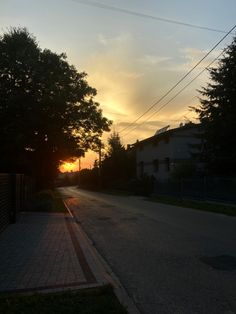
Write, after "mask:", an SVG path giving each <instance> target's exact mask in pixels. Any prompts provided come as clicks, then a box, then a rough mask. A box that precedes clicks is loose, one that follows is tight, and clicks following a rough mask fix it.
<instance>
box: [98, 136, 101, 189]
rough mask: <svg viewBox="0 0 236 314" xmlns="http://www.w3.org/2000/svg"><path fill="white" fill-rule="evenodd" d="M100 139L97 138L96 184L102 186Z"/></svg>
mask: <svg viewBox="0 0 236 314" xmlns="http://www.w3.org/2000/svg"><path fill="white" fill-rule="evenodd" d="M101 170H102V141H101V140H100V139H99V142H98V184H99V188H101V187H102V173H101Z"/></svg>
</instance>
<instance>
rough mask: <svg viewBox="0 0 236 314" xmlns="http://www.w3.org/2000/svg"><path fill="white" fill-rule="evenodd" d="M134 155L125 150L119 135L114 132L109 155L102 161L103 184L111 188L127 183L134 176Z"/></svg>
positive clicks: (109, 141)
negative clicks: (117, 184) (113, 185)
mask: <svg viewBox="0 0 236 314" xmlns="http://www.w3.org/2000/svg"><path fill="white" fill-rule="evenodd" d="M134 173H135V157H134V153H131V151H128V150H126V149H125V147H124V146H123V145H122V143H121V139H120V136H119V134H118V133H116V132H113V133H112V134H111V136H110V137H109V138H108V147H107V154H106V155H105V158H104V159H103V161H102V171H101V175H102V183H103V186H105V187H109V185H110V184H111V183H118V182H119V183H120V182H124V181H127V180H128V179H130V178H131V177H133V176H134Z"/></svg>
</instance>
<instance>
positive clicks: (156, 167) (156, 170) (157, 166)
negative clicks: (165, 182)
mask: <svg viewBox="0 0 236 314" xmlns="http://www.w3.org/2000/svg"><path fill="white" fill-rule="evenodd" d="M158 170H159V160H158V159H155V160H153V171H154V172H158Z"/></svg>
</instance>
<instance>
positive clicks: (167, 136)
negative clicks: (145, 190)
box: [135, 123, 201, 181]
mask: <svg viewBox="0 0 236 314" xmlns="http://www.w3.org/2000/svg"><path fill="white" fill-rule="evenodd" d="M198 134H200V125H199V124H193V123H188V124H186V125H180V127H178V128H175V129H169V126H167V127H165V128H162V129H160V130H159V131H157V132H156V134H155V135H154V136H152V137H149V138H147V139H144V140H142V141H138V142H137V143H136V144H135V148H136V174H137V178H139V179H140V178H142V177H143V176H150V177H151V176H152V177H154V178H155V179H157V180H159V181H166V180H168V179H169V177H170V173H171V171H172V170H173V169H174V168H175V167H176V166H177V165H179V164H183V163H185V162H186V161H189V160H192V158H193V153H194V152H197V150H198V149H199V148H198V147H199V146H201V139H200V137H199V136H197V135H198Z"/></svg>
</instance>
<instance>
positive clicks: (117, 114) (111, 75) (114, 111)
mask: <svg viewBox="0 0 236 314" xmlns="http://www.w3.org/2000/svg"><path fill="white" fill-rule="evenodd" d="M97 41H98V44H99V48H98V49H96V51H94V53H93V54H92V55H89V56H88V57H87V63H86V65H85V69H86V72H88V73H89V74H90V75H89V77H88V81H89V84H90V85H91V86H94V87H95V88H96V89H97V90H98V95H97V100H98V101H99V102H100V104H101V107H102V109H103V113H104V115H105V116H107V117H108V118H110V119H112V120H113V121H114V128H116V130H117V131H118V132H119V130H121V129H122V128H124V127H126V126H127V125H128V124H129V123H130V122H132V121H134V120H135V119H137V118H138V117H139V116H140V115H141V114H143V113H144V112H145V111H146V110H148V109H149V108H150V107H151V106H154V108H153V109H152V110H150V112H149V113H148V114H147V115H145V116H144V117H143V118H142V119H141V120H140V121H138V122H142V120H143V121H144V122H143V123H142V124H141V125H139V126H138V127H137V129H135V130H134V131H133V132H130V134H129V135H127V136H126V137H124V142H125V143H128V142H133V141H135V140H136V139H137V138H145V137H149V136H151V135H153V134H154V133H155V131H156V130H157V129H158V128H161V127H163V126H165V125H168V124H172V123H170V122H171V121H170V120H173V121H172V122H173V123H175V124H176V125H177V124H178V123H179V122H178V121H174V120H177V119H179V120H181V119H180V118H179V115H180V114H181V113H182V112H183V111H186V110H187V108H188V106H189V105H192V103H191V101H188V99H190V98H192V97H193V96H196V95H197V94H198V93H197V91H196V89H197V88H200V87H201V86H203V85H204V84H205V82H206V80H207V74H205V76H204V75H203V76H201V77H200V78H199V79H198V80H196V81H195V82H194V83H193V84H192V85H190V86H189V87H188V88H187V89H186V90H185V91H184V92H182V93H181V94H180V95H179V96H178V97H176V98H175V99H174V100H173V101H171V102H170V103H168V105H166V106H165V103H166V102H168V101H169V100H170V99H171V97H173V95H175V94H176V93H177V92H178V91H179V90H180V89H181V88H182V87H183V86H184V85H185V84H187V83H188V82H189V81H190V80H191V79H192V78H193V77H194V76H195V75H196V74H197V73H199V71H200V70H197V71H196V72H194V73H192V74H191V75H190V76H189V78H188V79H187V80H185V81H184V82H183V83H182V84H180V86H178V88H176V89H175V90H174V91H173V92H172V93H171V94H170V95H168V97H166V98H165V99H164V100H162V101H161V102H159V99H160V98H161V97H162V96H163V95H164V94H165V93H166V92H167V91H168V90H169V89H170V88H171V87H173V85H174V84H176V82H178V80H179V79H180V78H181V77H182V76H183V75H184V74H185V73H186V72H187V71H188V70H189V69H190V68H191V67H192V66H193V65H194V64H196V62H197V61H199V60H200V59H201V58H202V56H203V55H204V54H205V53H206V52H205V51H201V50H199V49H195V48H191V47H190V48H182V49H180V50H179V54H178V56H177V57H176V58H175V59H173V57H170V56H163V55H161V54H160V55H159V54H151V53H144V52H143V51H142V49H141V48H140V49H137V47H136V46H135V41H134V38H133V36H132V35H131V34H129V33H121V34H117V36H113V37H109V36H105V35H103V34H99V35H98V36H97ZM215 55H217V52H215V53H214V56H211V60H212V59H213V58H214V57H215ZM207 62H208V63H209V59H208V60H207ZM206 73H207V72H206ZM155 104H156V105H155ZM163 105H164V108H163V109H162V110H161V111H160V112H158V113H155V112H156V111H158V110H159V109H160V107H162V106H163ZM154 113H155V114H154ZM152 114H153V115H152ZM150 115H152V116H151V117H150ZM147 118H149V120H150V121H151V122H149V121H146V122H145V120H146V119H147ZM127 132H128V130H127ZM123 134H125V132H124V133H123ZM121 135H122V134H121ZM106 137H107V135H105V137H104V138H106Z"/></svg>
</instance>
